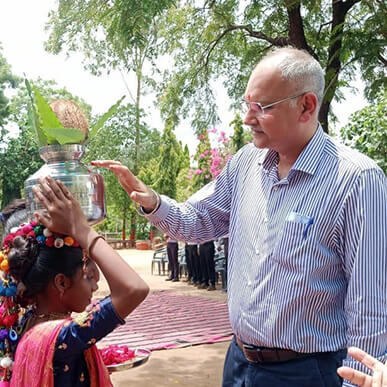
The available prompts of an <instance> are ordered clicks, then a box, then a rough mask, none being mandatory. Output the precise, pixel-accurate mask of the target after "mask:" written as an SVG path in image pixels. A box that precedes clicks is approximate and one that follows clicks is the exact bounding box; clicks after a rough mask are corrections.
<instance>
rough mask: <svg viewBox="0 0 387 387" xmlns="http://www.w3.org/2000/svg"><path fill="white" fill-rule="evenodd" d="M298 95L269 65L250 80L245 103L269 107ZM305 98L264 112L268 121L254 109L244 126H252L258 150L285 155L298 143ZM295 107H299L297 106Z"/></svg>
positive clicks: (261, 66) (260, 69) (254, 73)
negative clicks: (255, 103)
mask: <svg viewBox="0 0 387 387" xmlns="http://www.w3.org/2000/svg"><path fill="white" fill-rule="evenodd" d="M294 94H295V88H294V87H290V85H289V84H287V83H286V82H284V81H283V80H282V79H281V76H280V73H279V71H278V70H275V69H273V67H270V66H268V65H260V66H258V67H257V68H256V69H255V70H254V72H253V73H252V75H251V76H250V79H249V82H248V84H247V88H246V92H245V100H246V101H249V102H260V103H261V105H262V106H265V105H269V104H271V103H273V102H276V101H279V100H281V99H284V98H287V97H290V96H293V95H294ZM301 98H302V96H300V97H299V98H295V99H294V100H290V101H286V102H283V103H280V104H278V105H275V106H273V107H270V108H267V109H264V111H265V115H264V117H259V116H258V115H257V112H256V111H254V110H253V109H250V110H249V111H248V112H247V113H246V116H245V119H244V123H245V125H248V126H250V128H251V131H252V134H253V138H254V145H255V146H256V147H257V148H269V149H274V150H276V151H278V152H284V151H285V150H286V148H288V147H290V146H291V145H292V144H293V143H294V141H296V135H297V132H298V129H299V122H298V117H299V113H300V99H301ZM295 101H296V102H295ZM295 103H297V106H294V104H295Z"/></svg>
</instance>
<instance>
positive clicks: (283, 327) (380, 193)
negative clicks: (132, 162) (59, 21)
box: [95, 48, 387, 387]
mask: <svg viewBox="0 0 387 387" xmlns="http://www.w3.org/2000/svg"><path fill="white" fill-rule="evenodd" d="M323 90H324V75H323V71H322V69H321V66H320V65H319V63H318V62H317V61H316V60H315V59H314V58H312V57H311V56H310V55H309V54H308V53H306V52H304V51H300V50H297V49H293V48H282V49H278V50H276V51H274V52H272V53H270V54H268V55H267V56H265V57H264V58H263V59H262V60H261V62H260V63H259V64H258V65H257V67H256V68H255V69H254V71H253V73H252V74H251V77H250V80H249V82H248V85H247V88H246V92H245V98H244V101H243V105H244V106H245V108H246V117H245V124H246V125H249V126H250V128H251V131H252V134H253V138H254V143H253V144H249V145H246V146H245V147H244V148H242V149H241V150H240V151H239V152H238V153H237V154H236V155H234V157H233V158H232V159H231V160H230V161H229V162H228V164H227V165H226V167H225V168H224V170H223V171H222V173H221V174H220V175H219V177H218V178H217V179H216V181H214V182H212V183H210V184H209V185H207V186H206V187H204V188H203V189H202V190H200V191H199V192H197V193H196V194H195V195H193V196H192V197H191V198H190V199H188V201H187V202H185V203H183V204H177V203H176V202H175V201H173V200H171V199H169V198H167V197H165V196H162V197H160V196H159V195H157V194H156V193H155V192H154V191H152V190H151V189H149V188H148V187H147V186H145V185H144V184H143V183H142V182H141V181H139V180H138V179H137V178H136V177H135V176H133V174H132V173H131V172H130V171H129V170H128V169H127V168H126V167H124V166H122V165H120V164H119V163H116V162H111V161H102V162H96V163H95V165H100V166H104V167H108V168H110V169H111V170H112V171H113V172H114V173H115V174H116V175H117V176H118V178H119V180H120V182H121V184H122V185H123V186H124V188H125V189H126V191H127V192H128V194H129V195H130V197H131V198H132V199H133V200H134V201H135V202H137V203H139V204H140V205H141V206H142V209H143V212H144V213H145V214H146V216H147V217H148V219H149V220H150V221H151V222H152V223H153V224H154V225H155V226H156V227H158V228H160V229H161V230H164V231H168V233H169V234H170V235H172V236H174V237H176V238H178V239H183V240H193V241H197V242H201V241H205V240H211V239H214V238H217V237H220V236H222V235H224V234H226V233H229V241H230V249H229V266H228V279H229V283H228V301H229V311H230V320H231V325H232V328H233V331H234V334H235V337H234V339H233V340H232V342H231V345H230V347H229V350H228V353H227V356H226V361H225V367H224V374H223V375H224V376H223V386H224V387H228V386H230V387H231V386H233V387H235V386H246V387H250V386H251V387H252V386H259V387H274V386H275V387H277V386H281V387H284V386H286V387H303V386H305V387H306V386H308V387H309V386H310V387H311V386H313V387H318V386H325V387H333V386H341V385H342V380H341V379H340V378H339V376H338V375H337V373H336V368H337V367H338V366H339V365H341V364H342V362H343V360H344V364H345V365H349V366H355V367H358V369H361V365H360V363H357V362H355V361H351V360H350V358H347V357H346V352H347V351H346V348H347V347H348V346H351V345H354V346H357V347H361V348H362V349H364V350H366V351H368V352H370V353H371V354H372V355H373V356H375V357H378V358H379V360H384V359H383V357H385V356H386V352H387V330H386V329H387V324H386V321H387V289H386V259H387V258H386V257H387V242H386V240H387V238H386V230H387V224H386V219H387V184H386V177H385V175H384V174H383V172H382V171H381V169H380V168H378V167H377V165H376V164H375V163H374V162H373V161H372V160H370V159H369V158H367V157H366V156H364V155H362V154H360V153H358V152H356V151H353V150H350V149H348V148H346V147H344V146H342V145H340V144H339V143H337V142H336V141H334V140H333V139H331V138H330V137H329V136H327V135H326V134H325V133H324V132H323V131H322V129H321V127H320V126H319V124H318V119H317V116H318V110H319V107H320V105H321V102H322V98H323ZM349 383H350V382H345V385H350V384H349Z"/></svg>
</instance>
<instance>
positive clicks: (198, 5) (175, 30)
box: [159, 0, 387, 133]
mask: <svg viewBox="0 0 387 387" xmlns="http://www.w3.org/2000/svg"><path fill="white" fill-rule="evenodd" d="M386 16H387V12H386V6H385V4H384V3H383V2H381V1H376V0H371V1H359V0H354V1H344V0H332V1H321V0H320V1H318V0H316V1H274V0H261V1H250V2H239V1H237V0H224V1H217V2H214V1H212V2H205V3H204V5H203V4H202V2H198V1H195V0H185V1H184V0H182V1H180V3H179V5H178V6H176V7H170V9H169V10H168V13H167V15H166V17H165V22H164V24H163V25H162V28H161V29H160V35H162V36H163V37H164V41H163V45H162V49H163V50H164V52H165V53H169V54H171V55H173V56H174V61H175V68H174V71H173V73H171V72H170V69H168V71H167V72H166V74H165V78H164V82H163V83H162V84H161V85H160V90H159V93H160V106H161V111H162V114H163V115H164V116H170V115H171V114H174V115H176V116H177V117H188V116H190V115H191V116H192V122H193V125H194V128H195V130H196V133H199V132H200V131H201V130H203V129H204V128H205V127H210V126H212V125H214V124H216V122H217V121H218V117H217V113H216V112H217V109H216V101H215V98H214V96H213V93H212V88H213V84H214V82H223V84H224V87H225V89H226V90H227V93H228V95H229V97H230V98H231V100H232V101H233V105H232V107H233V108H236V110H238V108H239V106H238V105H237V103H238V101H239V100H240V99H241V97H242V95H243V93H244V89H245V86H246V83H247V79H248V77H249V75H250V73H251V70H252V69H253V67H254V66H255V64H256V63H257V62H258V61H259V60H260V58H261V57H262V56H263V55H264V54H265V53H266V52H267V51H268V50H269V49H270V48H272V47H282V46H284V45H293V46H296V47H299V48H303V49H305V50H307V51H309V52H310V53H311V54H312V55H313V56H314V57H316V58H317V59H318V60H319V62H320V63H321V65H322V67H323V68H324V69H325V72H326V91H325V106H324V109H322V110H321V114H320V119H322V120H323V122H324V123H325V120H326V119H327V114H328V112H329V106H330V102H331V101H332V99H337V100H340V99H341V98H342V93H341V91H340V89H341V87H343V86H348V85H349V84H350V82H351V81H352V80H353V78H354V74H355V73H356V71H355V70H356V69H357V68H359V69H360V73H361V74H362V76H363V80H364V82H365V85H366V93H367V96H368V98H369V99H370V100H372V98H374V97H375V91H376V90H377V89H378V88H380V86H381V85H382V86H383V87H386V84H387V81H386V71H385V69H386V58H384V57H383V56H384V55H385V45H386V35H385V31H386V30H387V28H386V23H387V22H386V20H387V17H386Z"/></svg>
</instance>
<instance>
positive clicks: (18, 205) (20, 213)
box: [0, 199, 27, 234]
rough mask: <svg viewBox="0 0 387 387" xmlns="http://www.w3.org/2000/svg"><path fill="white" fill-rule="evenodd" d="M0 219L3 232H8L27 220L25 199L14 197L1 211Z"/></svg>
mask: <svg viewBox="0 0 387 387" xmlns="http://www.w3.org/2000/svg"><path fill="white" fill-rule="evenodd" d="M0 219H1V222H2V225H3V234H9V233H10V231H11V229H12V228H13V227H17V226H19V225H20V224H22V223H24V222H26V221H27V210H26V201H25V199H14V200H12V201H11V202H10V203H9V204H8V205H7V206H6V207H4V209H3V211H2V212H1V215H0Z"/></svg>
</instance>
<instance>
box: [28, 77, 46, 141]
mask: <svg viewBox="0 0 387 387" xmlns="http://www.w3.org/2000/svg"><path fill="white" fill-rule="evenodd" d="M25 84H26V88H27V93H28V97H29V99H30V101H29V103H28V120H29V123H30V125H31V127H32V129H33V130H34V131H35V133H36V136H37V140H38V145H39V146H45V145H47V143H48V141H47V136H46V135H45V133H44V132H43V130H42V129H41V128H40V124H39V118H38V114H37V113H36V109H35V99H34V96H33V94H32V88H31V84H30V83H29V82H28V80H27V79H25Z"/></svg>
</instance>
